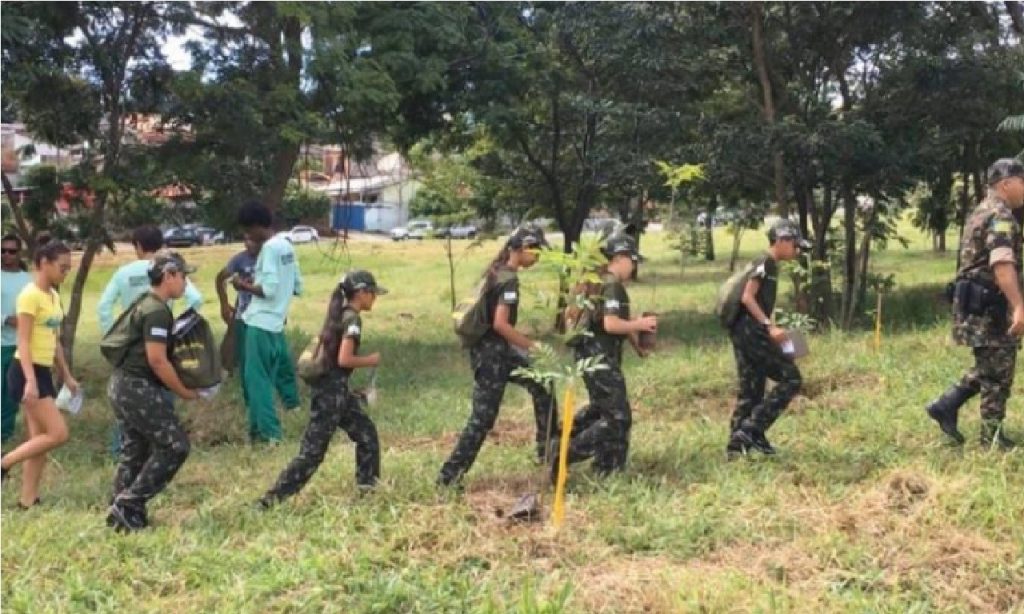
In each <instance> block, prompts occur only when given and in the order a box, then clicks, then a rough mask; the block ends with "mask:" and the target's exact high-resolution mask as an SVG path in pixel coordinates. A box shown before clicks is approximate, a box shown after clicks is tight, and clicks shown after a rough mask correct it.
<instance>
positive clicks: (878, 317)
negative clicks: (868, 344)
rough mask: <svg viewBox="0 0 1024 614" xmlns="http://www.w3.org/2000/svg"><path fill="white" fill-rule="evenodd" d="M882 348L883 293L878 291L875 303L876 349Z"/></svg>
mask: <svg viewBox="0 0 1024 614" xmlns="http://www.w3.org/2000/svg"><path fill="white" fill-rule="evenodd" d="M880 349H882V293H881V292H879V293H878V302H877V303H876V304H875V351H876V352H877V351H878V350H880Z"/></svg>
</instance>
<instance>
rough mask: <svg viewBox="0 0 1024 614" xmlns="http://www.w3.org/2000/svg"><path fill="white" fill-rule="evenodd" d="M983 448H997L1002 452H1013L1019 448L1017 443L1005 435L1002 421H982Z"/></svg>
mask: <svg viewBox="0 0 1024 614" xmlns="http://www.w3.org/2000/svg"><path fill="white" fill-rule="evenodd" d="M981 446H982V447H983V448H992V447H995V448H998V449H1000V450H1012V449H1013V448H1015V447H1017V442H1016V441H1014V440H1012V439H1010V438H1009V437H1007V436H1006V435H1005V434H1004V433H1003V423H1002V421H1001V420H982V421H981Z"/></svg>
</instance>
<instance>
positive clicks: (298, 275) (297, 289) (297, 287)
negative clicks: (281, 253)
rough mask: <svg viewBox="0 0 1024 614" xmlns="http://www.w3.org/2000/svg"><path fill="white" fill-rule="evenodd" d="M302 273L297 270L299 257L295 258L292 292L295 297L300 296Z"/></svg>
mask: <svg viewBox="0 0 1024 614" xmlns="http://www.w3.org/2000/svg"><path fill="white" fill-rule="evenodd" d="M302 289H303V284H302V271H301V270H300V269H299V257H298V256H296V257H295V290H294V291H293V292H292V294H294V295H295V296H302Z"/></svg>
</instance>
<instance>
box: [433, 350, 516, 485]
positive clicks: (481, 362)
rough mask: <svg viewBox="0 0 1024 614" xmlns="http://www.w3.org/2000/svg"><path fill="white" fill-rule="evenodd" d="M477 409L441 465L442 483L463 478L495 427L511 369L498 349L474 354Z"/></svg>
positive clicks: (475, 408) (439, 481)
mask: <svg viewBox="0 0 1024 614" xmlns="http://www.w3.org/2000/svg"><path fill="white" fill-rule="evenodd" d="M473 363H474V366H475V368H474V373H473V376H474V379H475V382H474V384H473V410H472V412H471V413H470V415H469V422H467V423H466V427H465V428H464V429H462V433H461V434H460V435H459V440H458V442H456V444H455V449H453V450H452V453H451V455H450V456H449V457H448V460H446V461H445V463H444V465H442V466H441V473H440V475H439V476H438V478H437V481H438V483H440V484H444V485H448V484H452V483H455V482H457V481H459V480H460V479H461V478H462V476H463V475H465V473H466V472H467V471H469V469H470V467H472V466H473V462H474V461H475V460H476V457H477V454H479V453H480V448H481V447H482V446H483V444H484V439H485V438H486V437H487V433H489V432H490V431H491V429H492V428H494V422H495V421H496V420H497V419H498V410H499V409H500V408H501V399H502V397H503V396H504V395H505V383H506V381H507V379H508V374H509V369H508V368H507V365H506V364H505V361H504V359H503V358H502V357H501V355H500V354H498V353H493V352H486V353H479V354H476V356H475V357H474V358H473Z"/></svg>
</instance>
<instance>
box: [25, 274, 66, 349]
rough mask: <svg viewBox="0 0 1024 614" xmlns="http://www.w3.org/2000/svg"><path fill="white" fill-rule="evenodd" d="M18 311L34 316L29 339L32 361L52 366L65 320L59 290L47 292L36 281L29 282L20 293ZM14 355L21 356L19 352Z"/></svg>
mask: <svg viewBox="0 0 1024 614" xmlns="http://www.w3.org/2000/svg"><path fill="white" fill-rule="evenodd" d="M17 311H18V315H21V314H25V315H29V316H32V317H33V318H34V319H33V321H32V332H31V337H30V339H29V349H30V350H31V351H32V362H33V363H34V364H37V365H39V366H41V367H52V366H53V362H54V355H55V354H56V353H57V335H58V333H59V332H60V325H61V321H62V320H64V310H63V309H61V306H60V296H59V295H58V294H57V291H56V290H54V289H52V288H51V289H50V292H49V293H46V292H43V291H42V290H40V289H39V286H37V285H35V284H34V283H30V284H28V285H27V286H25V289H24V290H22V291H21V294H19V295H18V302H17ZM14 357H15V358H20V357H19V356H18V353H17V352H15V354H14Z"/></svg>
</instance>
